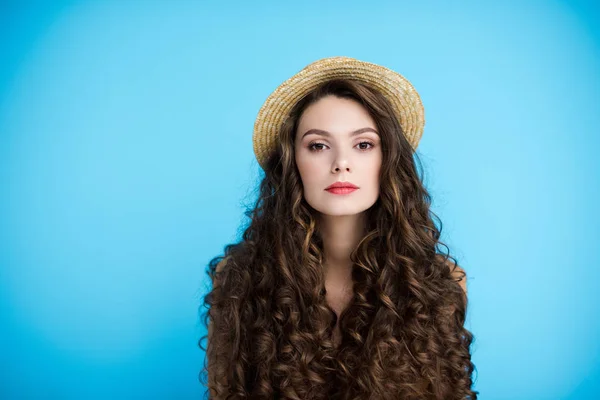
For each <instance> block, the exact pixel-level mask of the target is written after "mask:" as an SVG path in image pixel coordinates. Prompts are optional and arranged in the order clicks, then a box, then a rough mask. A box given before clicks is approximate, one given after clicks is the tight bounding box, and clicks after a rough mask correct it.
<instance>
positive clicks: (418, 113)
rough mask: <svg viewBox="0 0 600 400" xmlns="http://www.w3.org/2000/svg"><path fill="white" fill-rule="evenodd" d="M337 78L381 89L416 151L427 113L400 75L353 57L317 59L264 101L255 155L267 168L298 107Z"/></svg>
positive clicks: (258, 119)
mask: <svg viewBox="0 0 600 400" xmlns="http://www.w3.org/2000/svg"><path fill="white" fill-rule="evenodd" d="M333 78H346V79H353V80H359V81H362V82H364V83H366V84H368V85H370V86H371V87H374V88H375V89H378V90H379V91H380V92H381V93H382V94H383V95H384V96H385V97H386V98H387V99H388V100H389V101H390V103H391V105H392V107H393V108H394V111H395V113H396V117H397V118H398V121H399V123H400V126H402V129H403V130H404V134H405V136H406V139H407V140H408V142H409V143H410V145H411V147H412V148H413V150H416V148H417V146H418V144H419V141H420V139H421V136H422V135H423V128H424V126H425V111H424V109H423V103H422V102H421V98H420V97H419V94H418V93H417V91H416V90H415V88H414V87H413V86H412V84H411V83H410V82H409V81H408V80H407V79H406V78H404V77H403V76H402V75H400V74H399V73H397V72H395V71H393V70H391V69H388V68H386V67H383V66H380V65H377V64H373V63H369V62H365V61H360V60H357V59H354V58H350V57H341V56H340V57H329V58H323V59H320V60H317V61H315V62H313V63H311V64H309V65H307V66H306V67H304V68H303V69H302V70H301V71H300V72H298V73H297V74H295V75H294V76H292V77H291V78H289V79H288V80H286V81H285V82H283V83H282V84H281V85H279V87H277V89H275V91H273V93H271V94H270V95H269V97H268V98H267V100H266V101H265V102H264V104H263V105H262V107H261V108H260V110H259V112H258V116H257V117H256V122H255V123H254V133H253V136H252V143H253V147H254V154H255V156H256V159H257V161H258V163H259V164H260V166H261V167H262V168H263V169H264V168H265V164H266V161H267V158H268V156H269V155H270V153H271V152H272V151H274V149H275V146H276V143H277V135H278V134H279V130H280V128H281V126H282V124H283V122H284V121H285V119H286V118H287V117H288V116H289V113H290V111H291V110H292V108H293V107H294V105H295V104H296V103H297V102H298V101H299V100H300V99H302V98H303V97H304V96H305V95H307V94H308V93H309V92H310V91H311V90H313V89H314V88H316V87H317V86H318V85H320V84H321V83H323V82H325V81H328V80H330V79H333Z"/></svg>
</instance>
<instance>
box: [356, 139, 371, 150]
mask: <svg viewBox="0 0 600 400" xmlns="http://www.w3.org/2000/svg"><path fill="white" fill-rule="evenodd" d="M363 144H368V145H370V146H371V147H369V148H366V149H365V148H361V149H360V150H363V151H365V150H370V149H371V148H372V147H373V146H375V145H374V144H373V143H371V142H365V141H363V142H360V143H359V144H357V146H361V145H363Z"/></svg>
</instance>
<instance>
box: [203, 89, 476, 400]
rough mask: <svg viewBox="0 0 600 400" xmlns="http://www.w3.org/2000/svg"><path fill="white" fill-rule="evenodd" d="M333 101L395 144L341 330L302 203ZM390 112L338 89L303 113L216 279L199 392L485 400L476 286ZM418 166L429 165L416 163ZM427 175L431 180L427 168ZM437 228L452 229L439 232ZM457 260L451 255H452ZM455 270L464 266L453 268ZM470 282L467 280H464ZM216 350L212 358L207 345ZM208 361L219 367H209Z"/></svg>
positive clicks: (386, 154) (377, 98)
mask: <svg viewBox="0 0 600 400" xmlns="http://www.w3.org/2000/svg"><path fill="white" fill-rule="evenodd" d="M327 95H334V96H337V97H340V98H349V99H354V100H355V101H357V102H359V103H360V104H362V105H363V106H364V107H365V108H366V110H367V111H368V112H369V113H370V115H371V116H372V117H373V119H374V121H375V122H376V125H377V128H378V131H379V134H380V136H381V140H382V152H383V153H382V156H383V158H382V166H381V172H380V174H381V175H380V195H379V198H378V199H377V201H376V202H375V204H374V205H373V206H372V207H370V208H369V209H368V210H366V211H365V212H366V213H367V217H368V218H367V219H366V220H367V229H366V234H365V235H364V237H363V238H362V239H361V240H360V242H359V244H358V245H357V247H356V248H355V249H354V251H353V252H352V254H351V260H352V262H353V270H352V280H353V282H354V287H353V289H354V297H353V298H352V300H351V303H350V305H349V306H348V307H347V308H346V309H345V310H344V311H343V312H342V313H341V315H340V316H339V324H340V327H341V331H342V335H343V336H342V341H341V343H340V345H339V346H335V345H334V343H333V339H332V334H333V329H334V327H335V326H336V322H337V319H338V316H337V315H336V313H335V312H334V311H333V309H332V308H331V307H329V305H328V304H327V302H326V300H325V293H326V291H325V282H324V275H323V270H322V267H321V265H322V264H321V263H322V261H323V241H322V237H321V236H320V231H319V226H318V219H317V218H316V215H315V213H316V211H315V210H314V209H312V208H311V207H310V206H309V205H308V203H306V201H305V200H304V199H303V191H302V182H301V179H300V175H299V172H298V169H297V166H296V163H295V159H294V137H295V134H296V129H297V124H298V120H299V117H300V116H301V114H302V112H303V110H305V109H306V107H307V106H309V105H310V104H313V103H314V102H316V101H317V100H319V99H320V98H322V97H324V96H327ZM413 155H414V156H416V153H414V152H413V150H412V148H411V147H410V144H409V143H408V142H407V140H406V139H405V137H404V135H403V132H402V128H401V126H400V124H399V123H398V121H397V120H396V119H395V118H394V112H393V110H392V108H391V106H390V104H389V103H388V101H387V100H386V99H385V98H384V97H383V96H382V95H381V93H379V92H378V91H377V90H374V89H372V88H371V87H369V86H366V85H364V84H361V83H360V82H357V81H350V80H340V79H336V80H331V81H328V82H326V83H325V84H323V85H321V86H320V87H318V88H317V89H316V90H314V91H313V92H311V93H310V94H308V95H307V96H306V97H305V98H303V99H302V100H301V101H300V102H298V104H296V106H295V108H294V109H293V111H292V113H291V114H290V117H289V118H288V119H287V121H286V122H285V124H284V126H283V127H282V130H281V132H280V139H279V140H278V145H277V149H276V151H274V152H273V155H272V156H271V157H270V158H269V160H268V161H267V165H266V168H265V176H264V178H263V179H262V181H261V182H260V193H259V196H258V199H257V200H256V203H255V204H254V208H253V209H252V210H247V211H246V212H245V215H246V216H247V217H249V218H250V222H249V224H248V225H247V227H246V228H245V231H244V233H243V239H242V240H241V241H240V242H238V243H235V244H228V245H226V246H225V248H224V249H225V251H224V255H223V256H218V257H215V258H213V259H212V260H211V261H210V263H209V267H208V270H207V274H208V275H209V277H210V279H211V282H212V284H213V287H212V290H211V291H210V292H209V293H208V294H206V295H205V297H204V302H203V304H202V305H201V307H204V308H206V309H207V310H208V311H205V312H203V313H202V320H203V323H204V325H205V326H206V327H207V328H208V335H205V336H203V337H202V338H201V339H200V340H199V342H198V344H199V347H200V348H201V349H202V350H205V351H206V359H205V363H204V368H203V370H202V372H201V373H200V380H201V381H202V382H203V383H206V380H205V379H204V378H205V373H206V372H208V382H207V383H208V385H207V386H208V388H207V390H206V391H205V395H206V394H207V392H209V393H210V397H209V398H212V399H296V400H317V399H344V400H346V399H347V400H350V399H382V400H383V399H400V398H401V399H445V400H446V399H476V398H477V394H478V393H479V392H477V391H473V390H471V386H472V380H471V375H472V373H473V371H474V369H475V367H474V365H473V363H472V362H471V355H470V352H469V349H470V346H471V342H472V340H473V336H472V334H471V333H470V332H469V331H468V330H467V329H465V327H464V322H465V315H466V311H467V296H466V293H465V291H464V290H463V289H462V288H461V287H460V285H459V283H458V281H460V280H461V279H463V278H465V273H464V271H462V269H460V268H459V267H458V265H457V263H456V259H455V258H454V257H452V256H450V254H449V252H448V246H446V245H445V244H444V243H442V242H441V241H440V240H439V238H440V234H441V229H442V228H441V221H440V219H439V217H438V216H437V215H436V214H435V213H433V212H432V211H431V210H430V205H431V197H430V194H429V193H428V191H427V190H426V188H425V187H424V185H423V183H422V180H421V178H420V176H419V174H418V173H417V167H416V165H417V164H416V162H415V159H414V158H413ZM416 160H417V161H418V164H419V166H421V162H420V160H419V158H418V157H416ZM421 170H422V168H421ZM434 219H435V220H437V221H438V222H439V224H440V228H439V230H438V229H437V227H436V225H435V224H434ZM441 247H444V248H445V249H446V251H440V248H441ZM449 260H452V261H453V262H452V263H451V262H450V261H449ZM457 276H458V279H457ZM207 338H208V346H207V348H205V347H204V346H203V345H202V341H203V340H204V339H207ZM206 360H207V361H208V363H206Z"/></svg>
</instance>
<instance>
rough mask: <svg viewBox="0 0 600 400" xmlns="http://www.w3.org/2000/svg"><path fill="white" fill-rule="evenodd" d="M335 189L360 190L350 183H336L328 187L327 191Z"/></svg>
mask: <svg viewBox="0 0 600 400" xmlns="http://www.w3.org/2000/svg"><path fill="white" fill-rule="evenodd" d="M335 188H352V189H358V186H356V185H354V184H352V183H350V182H335V183H334V184H332V185H329V186H327V188H326V189H325V190H329V189H335Z"/></svg>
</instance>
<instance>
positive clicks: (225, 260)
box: [215, 256, 231, 272]
mask: <svg viewBox="0 0 600 400" xmlns="http://www.w3.org/2000/svg"><path fill="white" fill-rule="evenodd" d="M230 258H231V256H227V257H225V258H223V259H222V260H221V261H219V263H218V264H217V267H216V268H215V271H216V272H221V271H223V268H225V264H227V260H229V259H230Z"/></svg>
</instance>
